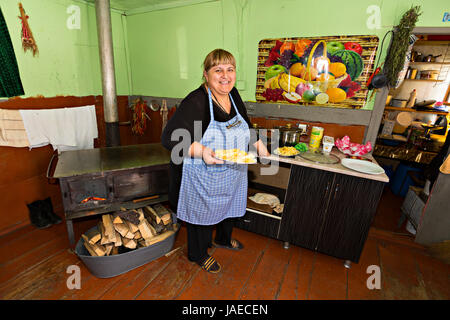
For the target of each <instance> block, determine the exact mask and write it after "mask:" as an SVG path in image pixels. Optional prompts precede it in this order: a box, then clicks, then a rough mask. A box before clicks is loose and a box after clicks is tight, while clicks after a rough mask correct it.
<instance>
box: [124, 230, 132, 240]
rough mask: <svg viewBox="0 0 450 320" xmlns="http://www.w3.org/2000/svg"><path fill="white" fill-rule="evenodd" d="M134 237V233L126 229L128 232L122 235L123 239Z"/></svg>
mask: <svg viewBox="0 0 450 320" xmlns="http://www.w3.org/2000/svg"><path fill="white" fill-rule="evenodd" d="M125 238H127V239H134V233H133V232H131V230H130V231H128V233H127V234H126V235H125V236H124V239H125Z"/></svg>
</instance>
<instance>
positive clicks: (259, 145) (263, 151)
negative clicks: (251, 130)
mask: <svg viewBox="0 0 450 320" xmlns="http://www.w3.org/2000/svg"><path fill="white" fill-rule="evenodd" d="M253 146H254V147H255V148H256V151H257V152H258V155H259V156H260V157H268V156H270V152H269V151H268V150H267V148H266V146H265V145H264V143H263V142H262V141H261V140H258V141H256V142H255V143H254V144H253Z"/></svg>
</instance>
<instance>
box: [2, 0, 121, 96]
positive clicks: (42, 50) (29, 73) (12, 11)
mask: <svg viewBox="0 0 450 320" xmlns="http://www.w3.org/2000/svg"><path fill="white" fill-rule="evenodd" d="M18 2H19V1H16V0H1V8H2V12H3V15H4V17H5V20H6V23H7V25H8V30H9V33H10V36H11V41H12V43H13V46H14V50H15V53H16V58H17V62H18V65H19V71H20V75H21V79H22V84H23V87H24V90H25V96H23V97H29V96H35V95H43V96H45V97H53V96H56V95H74V96H86V95H101V94H102V83H101V71H100V59H99V50H98V44H97V25H96V20H95V7H94V6H92V5H88V4H86V3H85V2H82V1H70V0H21V2H22V4H23V7H24V9H25V11H26V13H27V14H28V15H29V17H30V18H29V20H28V21H29V24H30V28H31V31H32V32H33V36H34V38H35V40H36V43H37V45H38V49H39V55H36V56H35V57H33V55H32V53H31V51H27V52H26V53H25V52H24V51H23V49H22V43H21V23H20V20H19V18H18V17H17V16H18V15H19V7H18ZM71 5H76V6H78V7H79V8H80V28H79V29H69V28H68V27H67V20H68V19H69V18H70V17H71V15H72V13H71V12H69V13H68V12H67V9H68V8H69V7H70V6H71ZM111 18H112V26H113V44H114V55H115V59H114V63H115V67H116V84H117V94H119V95H128V94H129V93H130V91H129V85H128V72H127V63H126V61H127V60H126V56H125V38H124V32H123V30H124V29H123V26H122V16H121V15H120V14H119V13H117V12H113V13H112V15H111Z"/></svg>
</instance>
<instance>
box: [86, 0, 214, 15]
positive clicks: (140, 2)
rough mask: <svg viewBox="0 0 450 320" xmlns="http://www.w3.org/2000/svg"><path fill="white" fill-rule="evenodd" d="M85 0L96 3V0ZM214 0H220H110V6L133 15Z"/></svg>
mask: <svg viewBox="0 0 450 320" xmlns="http://www.w3.org/2000/svg"><path fill="white" fill-rule="evenodd" d="M84 1H86V2H90V3H95V0H84ZM212 1H218V0H110V6H111V9H115V10H118V11H122V12H124V13H125V14H126V15H133V14H138V13H144V12H149V11H156V10H163V9H170V8H176V7H182V6H189V5H193V4H199V3H204V2H212Z"/></svg>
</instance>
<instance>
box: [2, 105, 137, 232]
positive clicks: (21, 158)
mask: <svg viewBox="0 0 450 320" xmlns="http://www.w3.org/2000/svg"><path fill="white" fill-rule="evenodd" d="M117 104H118V108H119V110H121V111H123V112H119V121H127V118H126V117H127V113H126V112H127V111H128V110H127V109H128V96H119V97H118V99H117ZM85 105H95V109H96V116H97V127H98V133H99V137H98V139H95V141H94V146H95V147H104V146H105V141H106V139H105V122H104V113H103V99H102V97H101V96H87V97H73V96H60V97H52V98H44V97H31V98H26V99H22V98H14V99H9V100H6V101H3V102H1V103H0V108H2V109H53V108H65V107H79V106H85ZM121 117H123V118H121ZM127 135H131V130H130V127H128V128H124V130H121V139H122V140H124V141H128V140H130V139H129V138H128V137H127ZM53 153H54V152H53V148H52V146H50V145H47V146H44V147H39V148H33V149H31V150H29V148H28V147H26V148H14V147H0V172H1V173H2V174H1V175H0V208H2V210H1V212H0V235H2V234H5V233H7V232H9V231H12V230H13V229H16V228H19V227H22V226H24V225H27V224H29V223H30V221H29V217H28V208H27V206H26V204H27V203H31V202H33V201H35V200H42V199H45V198H46V197H51V198H52V203H53V206H54V208H55V210H56V211H59V213H60V214H62V201H61V195H60V189H59V185H58V184H51V183H49V181H48V180H47V178H46V173H47V167H48V165H49V162H50V159H51V157H52V154H53ZM56 182H57V181H56Z"/></svg>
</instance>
